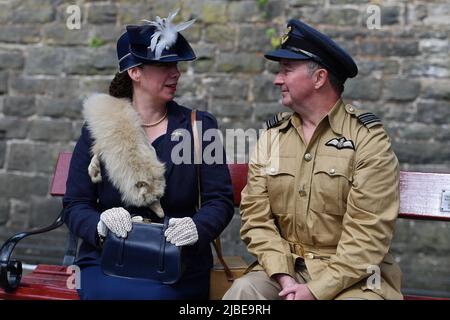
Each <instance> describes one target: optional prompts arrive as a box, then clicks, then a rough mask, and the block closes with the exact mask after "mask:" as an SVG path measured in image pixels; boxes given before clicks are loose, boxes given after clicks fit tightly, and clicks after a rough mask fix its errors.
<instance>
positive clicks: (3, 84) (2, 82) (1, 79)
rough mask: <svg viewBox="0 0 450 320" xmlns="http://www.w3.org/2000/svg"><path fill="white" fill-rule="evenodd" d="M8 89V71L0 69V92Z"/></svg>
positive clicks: (2, 92)
mask: <svg viewBox="0 0 450 320" xmlns="http://www.w3.org/2000/svg"><path fill="white" fill-rule="evenodd" d="M7 91H8V73H7V72H2V71H0V94H4V93H6V92H7Z"/></svg>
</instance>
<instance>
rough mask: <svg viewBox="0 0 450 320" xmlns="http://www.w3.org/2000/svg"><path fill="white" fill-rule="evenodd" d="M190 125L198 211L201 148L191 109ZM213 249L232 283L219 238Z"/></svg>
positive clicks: (194, 114) (193, 112)
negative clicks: (192, 139)
mask: <svg viewBox="0 0 450 320" xmlns="http://www.w3.org/2000/svg"><path fill="white" fill-rule="evenodd" d="M191 123H192V134H193V136H194V137H193V138H194V164H196V165H197V166H196V169H197V170H196V171H197V189H198V204H197V206H198V209H200V208H201V205H202V198H201V187H200V164H201V148H200V139H199V136H198V128H197V110H195V109H193V110H192V112H191ZM212 243H213V246H214V249H215V250H216V253H217V258H218V259H219V261H220V263H221V264H222V266H223V270H224V271H225V275H226V276H227V279H228V281H234V276H233V273H232V272H231V270H230V268H229V267H228V265H227V263H226V262H225V259H224V258H223V255H222V244H221V242H220V236H219V237H217V238H216V239H215V240H214V241H213V242H212Z"/></svg>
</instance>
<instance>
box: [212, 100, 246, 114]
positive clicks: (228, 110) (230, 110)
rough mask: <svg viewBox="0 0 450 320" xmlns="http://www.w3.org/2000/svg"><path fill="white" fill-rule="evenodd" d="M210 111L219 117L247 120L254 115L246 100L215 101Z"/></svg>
mask: <svg viewBox="0 0 450 320" xmlns="http://www.w3.org/2000/svg"><path fill="white" fill-rule="evenodd" d="M210 110H211V112H212V113H213V114H214V115H215V116H217V117H229V118H246V117H250V116H251V114H252V107H251V105H250V104H249V103H248V102H247V101H244V100H240V101H230V100H222V99H214V100H213V101H212V103H211V105H210Z"/></svg>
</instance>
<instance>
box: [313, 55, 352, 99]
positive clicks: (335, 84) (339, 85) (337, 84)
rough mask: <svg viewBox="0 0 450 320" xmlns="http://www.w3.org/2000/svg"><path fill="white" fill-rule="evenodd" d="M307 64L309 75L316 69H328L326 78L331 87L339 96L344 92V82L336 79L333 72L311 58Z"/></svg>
mask: <svg viewBox="0 0 450 320" xmlns="http://www.w3.org/2000/svg"><path fill="white" fill-rule="evenodd" d="M307 66H308V71H309V74H310V75H312V74H313V73H314V71H316V70H319V69H326V70H327V71H328V80H329V81H330V84H331V87H332V88H333V89H334V90H335V91H336V93H337V94H338V95H339V96H340V95H341V94H342V93H343V92H344V83H343V82H342V81H340V80H338V78H337V77H336V76H335V75H334V74H332V73H331V72H330V70H328V69H327V68H325V67H324V66H322V65H321V64H319V63H317V62H315V61H312V60H309V61H308V62H307Z"/></svg>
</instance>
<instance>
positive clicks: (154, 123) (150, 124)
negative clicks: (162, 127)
mask: <svg viewBox="0 0 450 320" xmlns="http://www.w3.org/2000/svg"><path fill="white" fill-rule="evenodd" d="M166 117H167V108H166V112H165V113H164V115H163V117H162V118H161V119H159V120H158V121H156V122H153V123H143V124H141V126H142V127H146V128H147V127H154V126H156V125H157V124H160V123H161V122H162V121H163V120H164V119H165V118H166Z"/></svg>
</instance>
